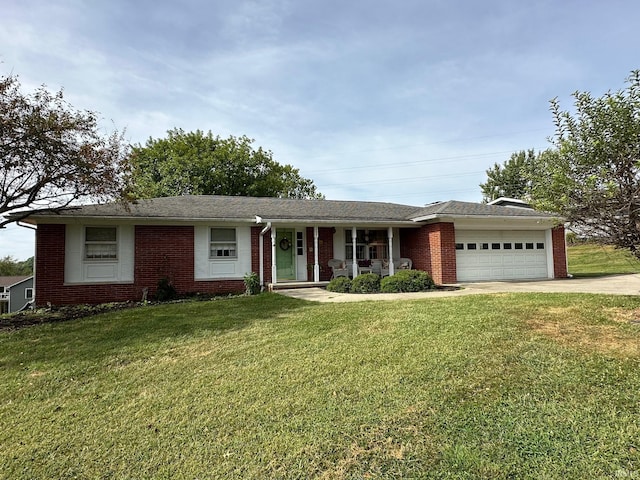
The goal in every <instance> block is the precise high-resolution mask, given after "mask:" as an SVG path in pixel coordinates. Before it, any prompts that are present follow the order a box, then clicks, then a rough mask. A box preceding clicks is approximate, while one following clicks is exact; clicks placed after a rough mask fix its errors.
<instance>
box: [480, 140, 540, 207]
mask: <svg viewBox="0 0 640 480" xmlns="http://www.w3.org/2000/svg"><path fill="white" fill-rule="evenodd" d="M537 158H538V155H536V153H535V151H534V150H526V151H525V150H521V151H519V152H515V153H513V154H511V158H509V160H507V161H506V162H504V163H503V164H502V165H500V164H498V163H496V164H494V165H493V167H491V168H490V169H489V170H487V181H486V182H485V183H481V184H480V188H481V189H482V199H483V201H484V202H490V201H492V200H495V199H497V198H500V197H509V198H518V199H521V200H524V199H527V200H528V199H529V198H530V197H531V182H532V179H531V172H533V171H534V170H535V164H536V160H537Z"/></svg>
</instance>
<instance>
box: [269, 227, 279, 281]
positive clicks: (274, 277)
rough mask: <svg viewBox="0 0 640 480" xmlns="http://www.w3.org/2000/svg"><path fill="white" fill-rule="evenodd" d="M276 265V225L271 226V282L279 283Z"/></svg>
mask: <svg viewBox="0 0 640 480" xmlns="http://www.w3.org/2000/svg"><path fill="white" fill-rule="evenodd" d="M277 268H278V267H277V266H276V227H273V226H272V227H271V283H272V284H274V285H275V284H276V283H278V272H277Z"/></svg>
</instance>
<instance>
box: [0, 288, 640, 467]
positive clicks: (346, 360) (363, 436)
mask: <svg viewBox="0 0 640 480" xmlns="http://www.w3.org/2000/svg"><path fill="white" fill-rule="evenodd" d="M638 319H640V298H636V297H617V296H616V297H613V296H596V295H567V294H548V295H540V294H517V295H516V294H513V295H491V296H473V297H459V298H442V299H432V300H429V299H427V300H421V301H394V302H362V303H354V304H313V303H307V302H303V301H298V300H294V299H291V298H286V297H281V296H278V295H274V294H263V295H260V296H257V297H240V298H236V299H226V300H217V301H207V302H194V303H185V304H171V305H162V306H148V307H141V308H139V309H132V310H126V311H120V312H115V313H111V314H104V315H99V316H95V317H91V318H86V319H81V320H75V321H70V322H65V323H60V324H50V325H41V326H36V327H30V328H25V329H22V330H19V331H15V332H8V333H7V332H4V333H0V425H2V428H1V429H0V477H3V478H38V479H39V478H43V479H44V478H190V479H194V478H326V479H333V478H338V479H342V478H345V479H346V478H438V479H442V478H445V479H446V478H469V479H471V478H474V479H475V478H498V479H507V478H536V479H540V478H640V452H639V450H640V421H639V420H638V419H639V418H640V368H639V367H640V349H639V345H640V324H638V323H637V322H638Z"/></svg>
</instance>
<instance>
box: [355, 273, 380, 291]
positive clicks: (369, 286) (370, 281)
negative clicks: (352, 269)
mask: <svg viewBox="0 0 640 480" xmlns="http://www.w3.org/2000/svg"><path fill="white" fill-rule="evenodd" d="M379 292H380V277H379V276H378V275H376V274H375V273H363V274H362V275H358V276H357V277H356V278H354V279H353V281H352V282H351V293H379Z"/></svg>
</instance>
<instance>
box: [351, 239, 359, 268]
mask: <svg viewBox="0 0 640 480" xmlns="http://www.w3.org/2000/svg"><path fill="white" fill-rule="evenodd" d="M357 240H358V230H356V227H351V247H352V251H353V278H356V277H357V276H358V258H357V251H358V248H357V247H358V246H357V245H356V242H357Z"/></svg>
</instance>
